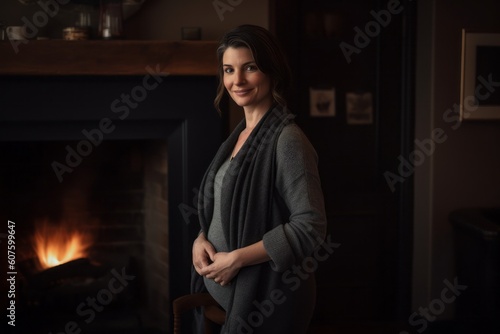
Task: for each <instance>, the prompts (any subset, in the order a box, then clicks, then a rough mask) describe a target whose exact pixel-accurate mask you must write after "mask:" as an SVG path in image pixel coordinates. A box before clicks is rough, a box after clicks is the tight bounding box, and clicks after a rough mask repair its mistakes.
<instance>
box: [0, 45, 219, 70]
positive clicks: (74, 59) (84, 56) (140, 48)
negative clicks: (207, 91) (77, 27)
mask: <svg viewBox="0 0 500 334" xmlns="http://www.w3.org/2000/svg"><path fill="white" fill-rule="evenodd" d="M16 43H17V42H16ZM17 48H18V52H17V53H16V52H15V49H14V46H13V45H12V44H11V42H10V41H0V75H23V76H29V75H35V76H36V75H40V76H64V75H97V76H113V75H145V74H148V73H149V72H148V68H150V69H153V70H155V72H158V70H159V71H160V72H161V73H162V74H163V75H181V76H185V75H201V76H211V75H216V73H217V59H216V49H217V42H215V41H178V42H168V41H157V40H148V41H125V40H117V41H115V40H113V41H102V40H89V41H65V40H46V41H35V40H33V41H26V43H25V44H23V43H22V42H20V43H19V44H17Z"/></svg>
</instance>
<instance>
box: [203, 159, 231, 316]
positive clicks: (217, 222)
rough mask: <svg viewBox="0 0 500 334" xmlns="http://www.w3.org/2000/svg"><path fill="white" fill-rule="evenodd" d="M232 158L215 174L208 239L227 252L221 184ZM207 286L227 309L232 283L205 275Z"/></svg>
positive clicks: (220, 249)
mask: <svg viewBox="0 0 500 334" xmlns="http://www.w3.org/2000/svg"><path fill="white" fill-rule="evenodd" d="M230 161H231V160H230V159H227V160H226V162H224V163H223V164H222V166H220V168H219V171H218V172H217V174H216V175H215V182H214V215H213V217H212V222H211V223H210V228H209V229H208V236H207V239H208V240H209V241H210V243H211V244H212V245H213V246H214V248H215V251H216V252H227V251H229V247H228V245H227V242H226V238H225V237H224V232H223V230H222V222H221V218H220V208H221V206H220V198H221V185H222V179H223V178H224V175H226V171H227V168H228V167H229V164H230ZM203 280H204V281H205V286H206V287H207V290H208V292H209V293H210V294H211V295H212V297H214V299H215V300H216V301H217V302H218V303H219V304H220V305H221V306H222V307H223V308H224V309H225V310H227V307H228V305H227V303H228V302H229V298H230V293H231V290H230V285H226V286H221V285H220V284H219V283H215V282H214V280H213V279H209V278H206V277H204V278H203Z"/></svg>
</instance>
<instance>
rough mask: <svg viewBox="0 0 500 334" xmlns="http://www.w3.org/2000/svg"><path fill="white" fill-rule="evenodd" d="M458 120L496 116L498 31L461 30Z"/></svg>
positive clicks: (499, 109)
mask: <svg viewBox="0 0 500 334" xmlns="http://www.w3.org/2000/svg"><path fill="white" fill-rule="evenodd" d="M460 120H462V121H466V120H500V33H479V32H472V31H467V30H465V29H464V30H462V71H461V85H460Z"/></svg>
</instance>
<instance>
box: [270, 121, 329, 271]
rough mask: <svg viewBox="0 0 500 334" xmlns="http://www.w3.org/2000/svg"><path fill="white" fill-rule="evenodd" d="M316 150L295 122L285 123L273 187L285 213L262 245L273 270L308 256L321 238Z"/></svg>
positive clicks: (323, 222) (321, 202)
mask: <svg viewBox="0 0 500 334" xmlns="http://www.w3.org/2000/svg"><path fill="white" fill-rule="evenodd" d="M317 162H318V157H317V154H316V151H315V150H314V148H313V147H312V145H311V143H310V142H309V140H308V139H307V138H306V136H305V134H304V133H303V132H302V130H301V129H300V128H299V127H298V126H297V125H295V124H291V125H288V126H286V127H285V128H284V129H283V131H282V133H281V134H280V137H279V139H278V143H277V148H276V169H277V170H276V171H277V172H276V189H277V191H278V195H279V196H281V198H282V199H283V202H284V203H285V205H286V207H287V209H288V212H287V214H289V217H286V218H288V219H287V221H286V222H285V223H284V224H279V225H278V226H277V227H275V228H273V229H272V230H270V231H268V232H267V233H266V234H265V235H264V237H263V242H264V248H265V249H266V251H267V253H268V255H269V257H270V258H271V266H272V268H273V269H274V270H276V271H285V270H286V269H288V268H290V266H292V265H293V264H295V263H299V262H301V261H302V260H303V259H304V258H306V257H308V256H311V254H312V252H313V251H314V249H315V248H316V247H318V246H319V245H320V244H321V243H322V242H323V241H324V239H325V234H326V214H325V206H324V200H323V192H322V190H321V183H320V179H319V173H318V167H317Z"/></svg>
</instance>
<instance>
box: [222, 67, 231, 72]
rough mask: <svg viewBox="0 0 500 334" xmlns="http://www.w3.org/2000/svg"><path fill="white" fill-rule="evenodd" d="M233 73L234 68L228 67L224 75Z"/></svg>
mask: <svg viewBox="0 0 500 334" xmlns="http://www.w3.org/2000/svg"><path fill="white" fill-rule="evenodd" d="M232 72H233V69H232V68H229V67H227V68H225V69H224V73H232Z"/></svg>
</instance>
